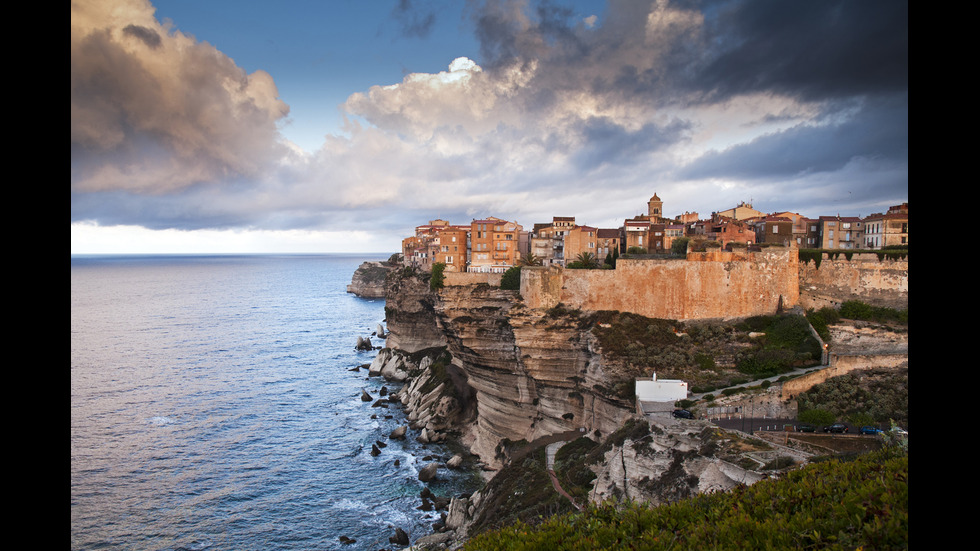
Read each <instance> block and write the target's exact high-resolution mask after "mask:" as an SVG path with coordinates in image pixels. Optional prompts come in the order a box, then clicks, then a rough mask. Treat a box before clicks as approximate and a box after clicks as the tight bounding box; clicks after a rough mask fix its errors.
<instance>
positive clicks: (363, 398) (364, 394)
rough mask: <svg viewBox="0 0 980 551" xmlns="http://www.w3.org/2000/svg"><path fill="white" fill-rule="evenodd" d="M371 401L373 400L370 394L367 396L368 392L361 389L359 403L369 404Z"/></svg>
mask: <svg viewBox="0 0 980 551" xmlns="http://www.w3.org/2000/svg"><path fill="white" fill-rule="evenodd" d="M372 400H374V398H372V397H371V395H370V394H368V391H366V390H364V389H363V388H362V389H361V401H362V402H370V401H372Z"/></svg>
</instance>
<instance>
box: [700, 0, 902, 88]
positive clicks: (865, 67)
mask: <svg viewBox="0 0 980 551" xmlns="http://www.w3.org/2000/svg"><path fill="white" fill-rule="evenodd" d="M706 7H707V8H708V9H707V13H709V14H711V13H712V12H713V13H714V16H710V15H709V17H706V28H705V36H704V42H705V43H706V44H709V45H710V46H709V47H708V50H707V54H708V57H707V60H708V61H707V62H706V63H703V64H701V65H700V66H699V68H698V71H697V73H696V74H695V75H694V78H693V79H692V80H691V81H690V82H689V83H688V84H689V86H692V87H694V88H695V89H697V90H703V91H706V92H709V93H710V94H711V96H712V97H715V98H716V99H720V98H725V97H730V96H731V95H733V94H744V93H752V92H757V91H772V92H777V93H783V94H789V95H799V96H800V97H802V98H804V99H808V100H812V99H823V98H837V97H847V96H852V95H860V94H880V93H883V94H891V93H894V92H896V91H901V90H907V89H908V52H909V35H908V3H907V2H904V1H901V0H869V1H865V0H861V1H854V0H838V1H821V2H785V1H782V0H753V1H745V2H738V1H736V2H720V3H718V4H717V5H711V4H707V5H706Z"/></svg>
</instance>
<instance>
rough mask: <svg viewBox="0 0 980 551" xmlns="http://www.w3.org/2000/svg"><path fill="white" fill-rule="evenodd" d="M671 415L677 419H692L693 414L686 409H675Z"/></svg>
mask: <svg viewBox="0 0 980 551" xmlns="http://www.w3.org/2000/svg"><path fill="white" fill-rule="evenodd" d="M673 415H674V417H677V418H678V419H694V414H693V413H691V412H690V411H687V410H686V409H675V410H674V413H673Z"/></svg>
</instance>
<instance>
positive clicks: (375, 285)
mask: <svg viewBox="0 0 980 551" xmlns="http://www.w3.org/2000/svg"><path fill="white" fill-rule="evenodd" d="M389 262H390V260H389ZM389 262H364V263H362V264H361V265H360V266H359V267H358V268H357V270H356V271H355V272H354V275H353V276H352V277H351V282H350V285H348V286H347V292H348V293H353V294H355V295H357V296H359V297H363V298H384V296H385V277H386V276H387V275H388V273H389V272H391V271H393V270H395V269H396V268H397V264H390V263H389Z"/></svg>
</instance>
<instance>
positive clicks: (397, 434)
mask: <svg viewBox="0 0 980 551" xmlns="http://www.w3.org/2000/svg"><path fill="white" fill-rule="evenodd" d="M407 430H408V427H406V426H401V427H398V428H396V429H395V430H393V431H391V434H390V435H389V436H388V438H391V439H392V440H402V439H404V438H405V433H406V432H407Z"/></svg>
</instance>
